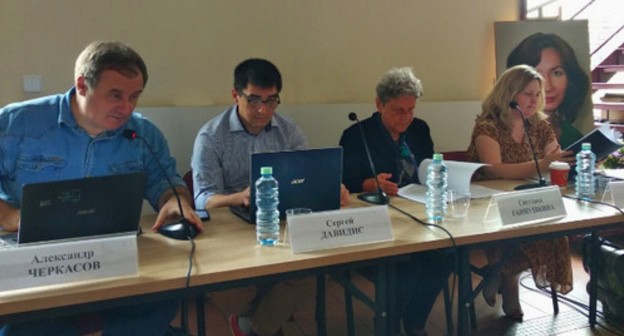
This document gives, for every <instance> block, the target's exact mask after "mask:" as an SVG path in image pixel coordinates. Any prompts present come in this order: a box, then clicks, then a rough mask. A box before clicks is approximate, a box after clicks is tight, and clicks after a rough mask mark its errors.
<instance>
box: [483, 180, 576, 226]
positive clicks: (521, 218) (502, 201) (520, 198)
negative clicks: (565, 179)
mask: <svg viewBox="0 0 624 336" xmlns="http://www.w3.org/2000/svg"><path fill="white" fill-rule="evenodd" d="M492 198H493V200H494V202H496V205H497V207H498V211H499V213H500V217H501V220H502V222H503V225H510V224H519V223H531V222H541V221H546V220H549V219H554V218H558V217H564V216H565V215H566V210H565V206H564V205H563V199H562V198H561V191H560V190H559V187H556V186H554V187H546V188H537V189H530V190H524V191H515V192H509V193H502V194H496V195H493V196H492Z"/></svg>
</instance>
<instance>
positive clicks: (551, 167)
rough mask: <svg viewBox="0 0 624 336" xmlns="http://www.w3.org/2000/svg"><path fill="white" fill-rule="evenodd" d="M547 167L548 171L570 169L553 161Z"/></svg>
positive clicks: (566, 164)
mask: <svg viewBox="0 0 624 336" xmlns="http://www.w3.org/2000/svg"><path fill="white" fill-rule="evenodd" d="M548 167H549V168H550V169H570V165H569V164H568V163H567V162H563V161H553V162H551V163H550V165H549V166H548Z"/></svg>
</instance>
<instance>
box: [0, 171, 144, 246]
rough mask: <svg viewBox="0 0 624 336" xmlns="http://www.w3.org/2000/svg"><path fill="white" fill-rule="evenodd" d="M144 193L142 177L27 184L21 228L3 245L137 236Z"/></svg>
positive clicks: (137, 175) (97, 178) (7, 238)
mask: <svg viewBox="0 0 624 336" xmlns="http://www.w3.org/2000/svg"><path fill="white" fill-rule="evenodd" d="M144 192H145V175H144V174H143V173H142V172H140V173H131V174H121V175H109V176H101V177H87V178H80V179H71V180H59V181H52V182H42V183H32V184H25V185H24V186H23V189H22V204H21V207H20V229H19V231H18V233H17V237H16V238H15V237H14V236H13V237H12V236H11V235H10V234H9V235H5V237H3V243H4V244H11V243H17V244H19V245H21V244H28V243H38V242H45V241H51V240H60V239H70V238H79V237H88V236H99V235H108V234H118V233H136V232H137V230H138V228H139V220H140V217H141V208H142V205H143V194H144Z"/></svg>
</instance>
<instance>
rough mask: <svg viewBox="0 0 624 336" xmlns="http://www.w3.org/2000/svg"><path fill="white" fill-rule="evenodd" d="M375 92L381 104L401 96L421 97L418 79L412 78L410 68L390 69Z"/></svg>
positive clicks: (421, 92)
mask: <svg viewBox="0 0 624 336" xmlns="http://www.w3.org/2000/svg"><path fill="white" fill-rule="evenodd" d="M376 91H377V97H378V98H379V99H380V100H381V102H382V103H383V104H385V103H387V102H388V101H390V100H392V99H394V98H397V97H401V96H413V97H416V98H420V97H421V96H422V95H423V87H422V84H421V82H420V79H418V78H416V76H414V73H413V72H412V68H410V67H402V68H392V69H390V70H389V71H388V72H386V74H385V75H384V76H383V77H382V78H381V81H379V84H377V89H376Z"/></svg>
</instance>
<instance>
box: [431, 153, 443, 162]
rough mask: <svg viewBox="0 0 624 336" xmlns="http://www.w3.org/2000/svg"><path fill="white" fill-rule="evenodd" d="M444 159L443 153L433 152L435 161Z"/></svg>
mask: <svg viewBox="0 0 624 336" xmlns="http://www.w3.org/2000/svg"><path fill="white" fill-rule="evenodd" d="M442 159H443V155H442V153H434V154H433V161H442Z"/></svg>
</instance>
